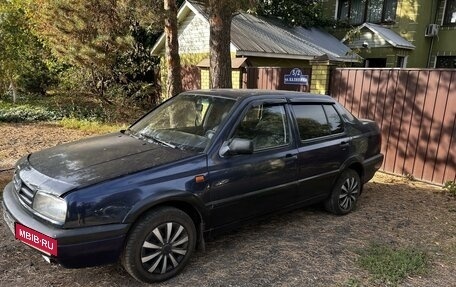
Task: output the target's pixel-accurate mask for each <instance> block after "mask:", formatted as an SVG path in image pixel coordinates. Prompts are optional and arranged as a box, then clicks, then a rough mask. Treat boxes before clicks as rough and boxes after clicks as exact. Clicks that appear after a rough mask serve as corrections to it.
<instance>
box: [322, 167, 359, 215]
mask: <svg viewBox="0 0 456 287" xmlns="http://www.w3.org/2000/svg"><path fill="white" fill-rule="evenodd" d="M361 189H362V184H361V180H360V177H359V175H358V173H357V172H356V171H354V170H353V169H347V170H345V171H344V172H343V173H342V174H341V175H340V177H339V179H338V180H337V181H336V183H335V184H334V186H333V189H332V192H331V195H330V196H329V197H328V199H326V201H325V202H324V204H325V208H326V210H327V211H329V212H331V213H334V214H337V215H344V214H347V213H350V212H351V211H353V210H354V209H355V207H356V202H357V201H358V197H359V195H360V193H361Z"/></svg>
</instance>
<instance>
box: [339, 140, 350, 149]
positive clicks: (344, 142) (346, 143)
mask: <svg viewBox="0 0 456 287" xmlns="http://www.w3.org/2000/svg"><path fill="white" fill-rule="evenodd" d="M340 146H341V147H344V148H345V147H349V146H350V142H346V141H343V142H341V143H340Z"/></svg>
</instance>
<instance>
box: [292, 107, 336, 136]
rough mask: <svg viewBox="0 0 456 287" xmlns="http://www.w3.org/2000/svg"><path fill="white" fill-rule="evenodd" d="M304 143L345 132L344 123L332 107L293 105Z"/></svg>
mask: <svg viewBox="0 0 456 287" xmlns="http://www.w3.org/2000/svg"><path fill="white" fill-rule="evenodd" d="M292 107H293V111H294V114H295V116H296V122H297V124H298V129H299V137H300V139H301V140H302V141H304V140H309V139H314V138H319V137H323V136H329V135H332V134H336V133H340V132H342V131H343V126H342V121H341V119H340V116H339V114H338V113H337V112H336V110H335V109H334V107H333V106H332V105H320V104H310V105H293V106H292Z"/></svg>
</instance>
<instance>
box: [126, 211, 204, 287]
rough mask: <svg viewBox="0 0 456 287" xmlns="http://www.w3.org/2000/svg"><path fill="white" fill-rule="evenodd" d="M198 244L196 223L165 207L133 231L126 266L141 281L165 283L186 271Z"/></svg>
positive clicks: (143, 219)
mask: <svg viewBox="0 0 456 287" xmlns="http://www.w3.org/2000/svg"><path fill="white" fill-rule="evenodd" d="M195 244H196V229H195V225H194V223H193V221H192V219H191V218H190V217H189V216H188V215H187V214H186V213H185V212H183V211H182V210H180V209H177V208H172V207H162V208H159V209H156V210H152V211H150V212H148V213H147V214H146V215H145V216H143V217H142V218H141V219H140V220H139V221H138V223H136V225H135V226H134V227H133V229H132V231H131V232H130V234H129V236H128V238H127V242H126V245H125V249H124V252H123V255H122V265H123V266H124V268H125V270H127V272H128V273H130V275H131V276H133V277H134V278H135V279H137V280H139V281H143V282H148V283H151V282H159V281H164V280H167V279H169V278H171V277H173V276H175V275H176V274H178V273H179V272H181V271H182V269H183V268H184V267H185V265H186V264H187V262H188V260H189V258H190V256H191V254H192V253H193V250H194V249H195Z"/></svg>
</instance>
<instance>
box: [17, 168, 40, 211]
mask: <svg viewBox="0 0 456 287" xmlns="http://www.w3.org/2000/svg"><path fill="white" fill-rule="evenodd" d="M13 182H14V188H15V190H16V192H17V194H18V195H19V199H20V200H21V201H22V203H24V204H25V205H27V206H30V207H32V202H33V197H34V196H35V191H34V190H33V189H31V188H30V187H28V186H27V185H26V184H25V183H24V182H23V181H22V180H21V177H20V176H19V173H18V172H16V173H15V174H14V177H13Z"/></svg>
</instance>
